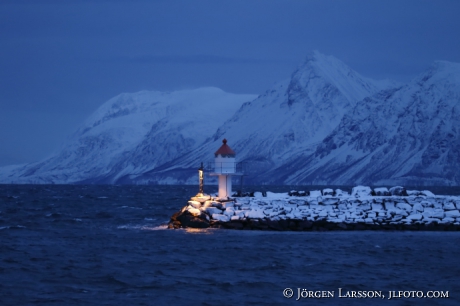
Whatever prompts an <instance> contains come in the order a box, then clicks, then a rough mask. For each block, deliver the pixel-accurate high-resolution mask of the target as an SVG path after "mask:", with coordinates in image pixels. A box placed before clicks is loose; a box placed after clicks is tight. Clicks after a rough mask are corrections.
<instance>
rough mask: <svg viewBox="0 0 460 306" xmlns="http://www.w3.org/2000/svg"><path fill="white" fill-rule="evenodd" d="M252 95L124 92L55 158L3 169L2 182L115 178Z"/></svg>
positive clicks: (188, 145) (185, 141)
mask: <svg viewBox="0 0 460 306" xmlns="http://www.w3.org/2000/svg"><path fill="white" fill-rule="evenodd" d="M254 97H255V96H254V95H235V94H229V93H225V92H223V91H222V90H220V89H218V88H200V89H195V90H183V91H176V92H171V93H164V92H149V91H142V92H138V93H134V94H121V95H119V96H117V97H115V98H112V99H110V100H109V101H107V102H106V103H105V104H103V105H102V106H101V107H100V108H99V109H97V110H96V111H95V113H93V114H92V115H91V116H90V118H88V120H87V121H86V122H85V123H84V124H83V125H82V127H81V128H80V129H78V131H77V132H76V133H75V134H74V135H73V136H72V137H71V138H70V139H69V141H68V142H67V143H66V144H65V145H64V146H63V148H62V149H61V150H60V151H59V152H58V153H57V154H56V155H54V156H52V157H51V158H49V159H47V160H45V161H42V162H39V163H34V164H29V165H23V166H19V167H8V168H4V170H3V171H0V181H1V182H8V183H9V182H17V183H27V182H32V183H74V182H84V181H88V182H104V183H113V182H115V181H116V177H117V176H120V175H122V174H123V173H136V172H142V171H146V169H147V170H148V169H152V168H154V167H155V166H156V165H158V164H159V163H163V162H165V161H168V160H171V159H173V158H175V157H177V156H180V155H181V154H184V153H185V152H187V151H189V150H191V149H193V148H194V147H195V146H196V145H197V144H199V143H201V142H203V141H204V139H205V138H206V137H207V136H208V135H210V134H212V133H213V132H214V131H215V130H216V129H217V127H218V125H219V124H220V121H219V120H217V119H216V116H218V117H219V118H223V119H224V120H226V119H227V118H229V117H230V116H231V115H232V114H233V113H234V112H235V111H236V110H237V109H238V108H239V107H240V106H241V105H242V103H244V102H246V101H248V100H252V99H253V98H254Z"/></svg>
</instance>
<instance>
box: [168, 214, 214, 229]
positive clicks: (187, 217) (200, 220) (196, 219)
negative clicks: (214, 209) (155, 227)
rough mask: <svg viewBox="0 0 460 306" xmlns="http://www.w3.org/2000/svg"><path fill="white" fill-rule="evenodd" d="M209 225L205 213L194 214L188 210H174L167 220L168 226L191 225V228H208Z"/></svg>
mask: <svg viewBox="0 0 460 306" xmlns="http://www.w3.org/2000/svg"><path fill="white" fill-rule="evenodd" d="M209 226H210V224H209V220H208V219H207V218H206V215H204V214H201V215H198V216H194V215H193V214H191V213H190V212H189V211H188V210H184V211H183V212H182V211H179V212H176V213H175V214H174V215H172V217H171V221H170V222H169V225H168V227H169V228H181V227H192V228H208V227H209Z"/></svg>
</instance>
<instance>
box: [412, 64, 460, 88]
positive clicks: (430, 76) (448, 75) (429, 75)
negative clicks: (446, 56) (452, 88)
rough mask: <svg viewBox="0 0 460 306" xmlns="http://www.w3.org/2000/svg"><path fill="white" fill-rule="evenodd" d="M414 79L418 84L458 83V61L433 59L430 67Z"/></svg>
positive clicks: (459, 69) (459, 81) (459, 74)
mask: <svg viewBox="0 0 460 306" xmlns="http://www.w3.org/2000/svg"><path fill="white" fill-rule="evenodd" d="M415 81H416V82H417V83H419V84H424V83H427V84H432V83H451V84H459V83H460V63H453V62H448V61H440V60H438V61H435V62H434V63H433V64H432V65H431V67H430V68H429V69H428V70H427V71H425V72H424V73H422V74H421V75H419V76H418V77H416V79H415Z"/></svg>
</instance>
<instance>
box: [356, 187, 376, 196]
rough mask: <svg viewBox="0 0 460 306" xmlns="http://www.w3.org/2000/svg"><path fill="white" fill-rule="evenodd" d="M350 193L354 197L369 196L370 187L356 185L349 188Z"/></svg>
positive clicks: (370, 193)
mask: <svg viewBox="0 0 460 306" xmlns="http://www.w3.org/2000/svg"><path fill="white" fill-rule="evenodd" d="M351 195H352V196H354V197H365V198H366V197H370V196H371V195H372V189H371V187H369V186H356V187H353V189H352V190H351Z"/></svg>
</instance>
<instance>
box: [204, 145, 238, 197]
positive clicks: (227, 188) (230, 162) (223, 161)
mask: <svg viewBox="0 0 460 306" xmlns="http://www.w3.org/2000/svg"><path fill="white" fill-rule="evenodd" d="M222 143H223V144H222V146H221V147H220V148H219V149H218V150H217V151H216V152H215V153H214V157H215V161H214V173H211V174H210V175H214V176H218V177H219V178H218V179H219V194H218V196H219V198H220V199H224V198H228V197H230V196H231V195H232V175H241V174H240V173H237V172H236V163H235V156H236V154H235V151H233V150H232V149H231V148H230V147H229V146H228V145H227V139H224V140H222Z"/></svg>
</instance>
